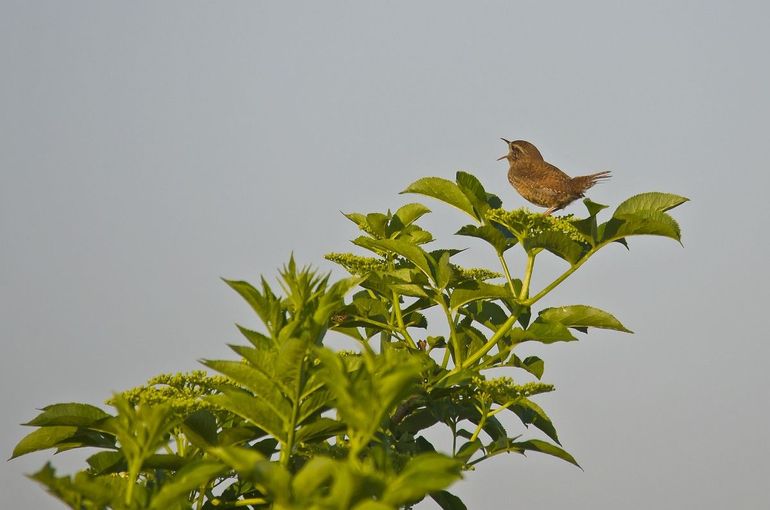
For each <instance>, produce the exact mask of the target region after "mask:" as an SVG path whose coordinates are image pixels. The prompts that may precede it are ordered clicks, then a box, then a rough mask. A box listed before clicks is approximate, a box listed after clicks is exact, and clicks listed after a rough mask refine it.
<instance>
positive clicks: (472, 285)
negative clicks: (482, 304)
mask: <svg viewBox="0 0 770 510" xmlns="http://www.w3.org/2000/svg"><path fill="white" fill-rule="evenodd" d="M481 299H501V300H503V301H504V302H509V301H511V300H513V299H514V296H512V295H511V291H510V289H509V288H508V287H507V286H505V285H493V284H491V283H484V282H468V283H464V284H462V286H460V287H457V288H455V289H454V290H453V291H452V296H451V297H450V299H449V306H450V308H451V309H452V310H453V311H454V310H457V309H458V308H460V307H461V306H463V305H465V304H467V303H470V302H472V301H478V300H481Z"/></svg>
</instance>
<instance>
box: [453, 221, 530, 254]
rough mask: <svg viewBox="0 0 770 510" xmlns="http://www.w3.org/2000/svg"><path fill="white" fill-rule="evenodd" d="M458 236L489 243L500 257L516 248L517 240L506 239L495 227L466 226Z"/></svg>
mask: <svg viewBox="0 0 770 510" xmlns="http://www.w3.org/2000/svg"><path fill="white" fill-rule="evenodd" d="M455 234H456V235H460V236H468V237H477V238H479V239H483V240H484V241H486V242H488V243H489V244H490V245H492V247H493V248H494V249H495V251H496V252H497V254H498V255H502V254H503V253H505V251H506V250H507V249H508V248H511V247H512V246H515V245H516V243H517V239H516V238H515V237H506V235H505V234H504V233H503V232H502V231H501V230H500V229H499V228H498V227H496V226H495V225H490V224H487V225H481V226H478V227H477V226H476V225H465V226H464V227H462V228H461V229H460V230H458V231H457V232H456V233H455Z"/></svg>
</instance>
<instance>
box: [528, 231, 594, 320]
mask: <svg viewBox="0 0 770 510" xmlns="http://www.w3.org/2000/svg"><path fill="white" fill-rule="evenodd" d="M602 246H603V245H602V244H600V245H598V246H594V247H593V248H591V250H589V251H588V253H586V254H585V256H584V257H583V258H582V259H580V260H579V261H577V262H576V263H575V264H574V265H573V266H572V267H570V268H569V269H567V270H566V271H564V273H562V274H561V275H560V276H559V277H558V278H556V279H555V280H554V281H552V282H551V283H550V284H548V285H547V286H546V287H545V288H544V289H543V290H541V291H540V292H538V293H537V294H535V295H534V296H532V297H531V298H529V299H527V300H526V301H524V302H522V305H524V306H532V305H533V304H535V303H537V302H538V301H540V299H542V298H543V296H545V295H546V294H548V293H549V292H551V291H552V290H553V289H555V288H556V287H557V286H558V285H559V284H560V283H561V282H563V281H564V280H566V279H567V278H568V277H569V276H570V275H571V274H572V273H574V272H575V271H577V270H578V269H579V268H580V266H582V265H583V264H584V263H585V261H586V260H588V259H589V258H591V256H592V255H593V254H594V253H596V252H597V250H599V248H601V247H602Z"/></svg>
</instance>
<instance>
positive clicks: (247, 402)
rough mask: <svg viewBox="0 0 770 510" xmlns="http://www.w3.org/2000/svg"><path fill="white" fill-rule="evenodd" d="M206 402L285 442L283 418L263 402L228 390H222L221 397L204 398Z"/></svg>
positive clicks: (240, 392)
mask: <svg viewBox="0 0 770 510" xmlns="http://www.w3.org/2000/svg"><path fill="white" fill-rule="evenodd" d="M206 400H208V401H209V402H212V403H213V404H214V405H217V406H219V407H222V408H224V409H227V410H228V411H230V412H232V413H235V414H237V415H238V416H240V417H241V418H243V419H245V420H248V421H250V422H251V423H253V424H254V425H256V426H257V427H259V428H261V429H263V430H265V431H267V432H268V433H269V434H272V435H273V436H274V437H276V438H277V439H278V440H280V441H281V442H285V441H286V431H285V430H284V427H285V424H284V420H285V418H284V417H283V416H281V415H277V414H276V413H275V409H274V408H273V407H271V406H269V405H267V404H266V403H265V401H264V400H262V399H260V398H255V397H253V396H251V395H249V394H247V393H246V392H243V391H239V390H228V389H225V390H223V394H222V395H212V396H210V397H206Z"/></svg>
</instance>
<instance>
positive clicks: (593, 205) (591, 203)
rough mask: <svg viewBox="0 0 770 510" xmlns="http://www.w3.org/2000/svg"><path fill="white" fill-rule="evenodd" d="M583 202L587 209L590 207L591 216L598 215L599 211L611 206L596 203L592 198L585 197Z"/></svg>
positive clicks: (589, 213)
mask: <svg viewBox="0 0 770 510" xmlns="http://www.w3.org/2000/svg"><path fill="white" fill-rule="evenodd" d="M583 204H584V205H585V206H586V209H588V215H589V216H596V215H597V214H599V211H601V210H602V209H606V208H608V207H609V206H608V205H604V204H599V203H596V202H594V201H593V200H591V199H590V198H584V199H583Z"/></svg>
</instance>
